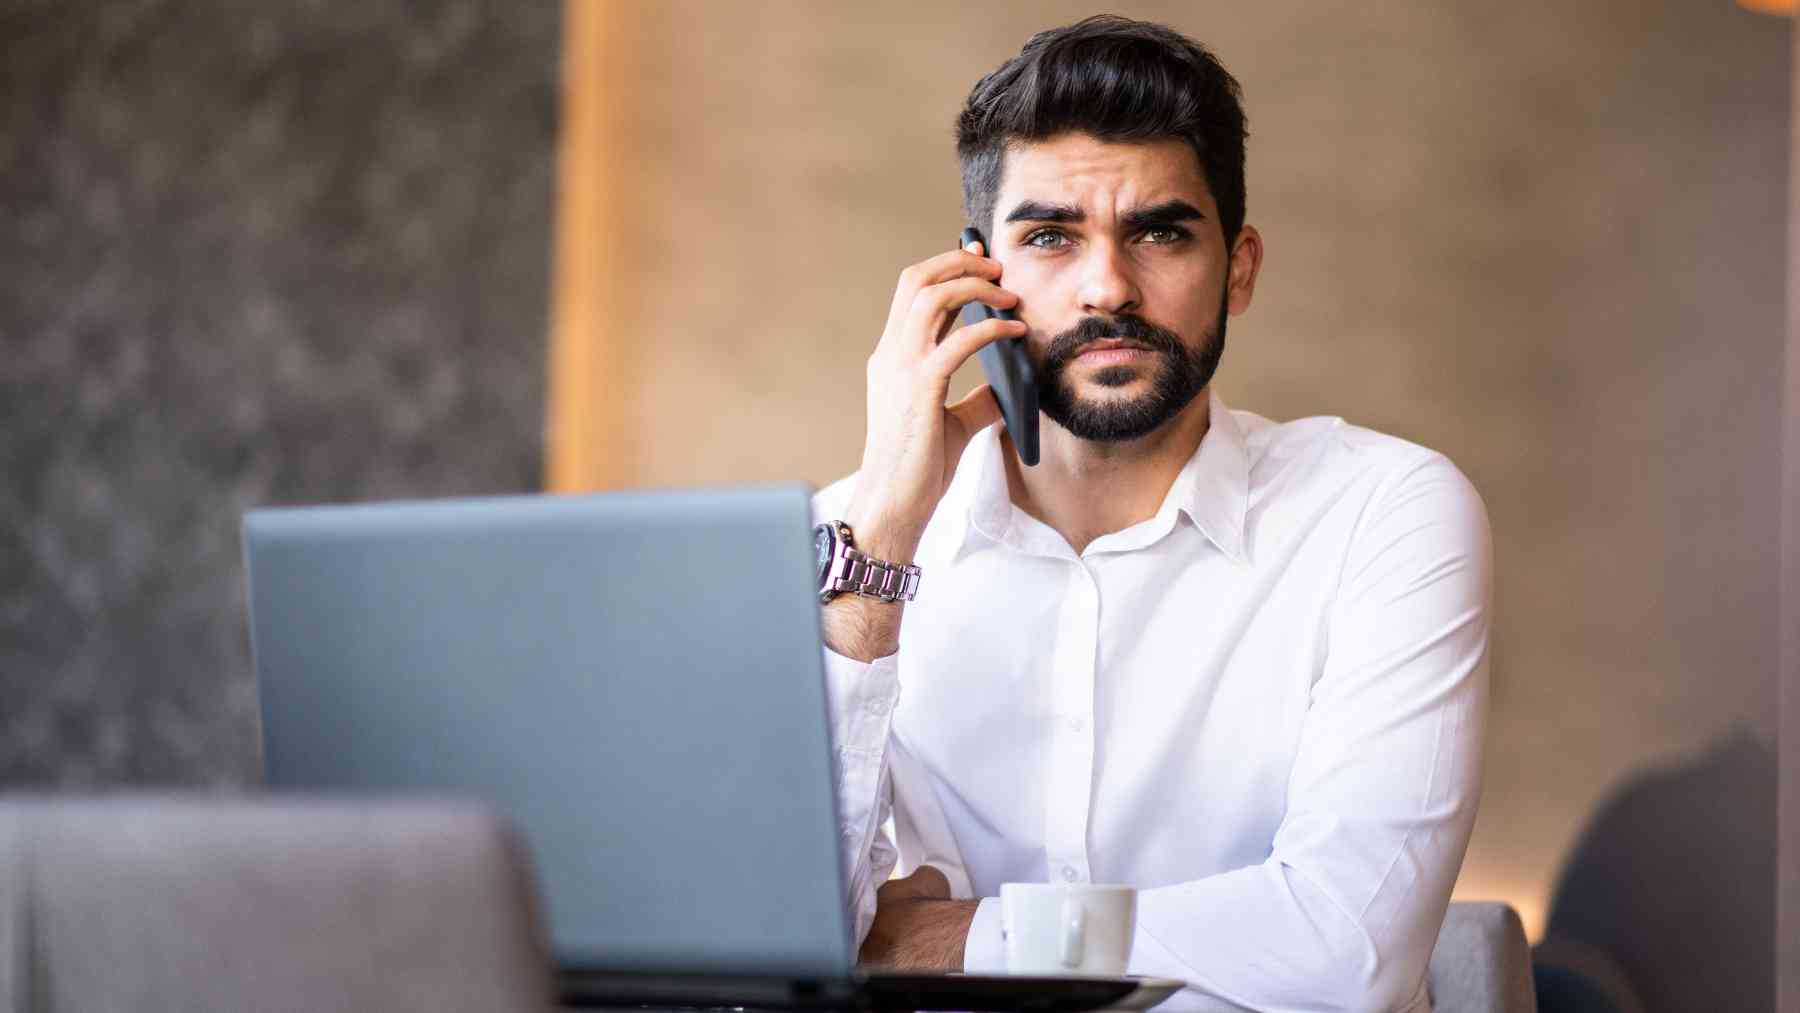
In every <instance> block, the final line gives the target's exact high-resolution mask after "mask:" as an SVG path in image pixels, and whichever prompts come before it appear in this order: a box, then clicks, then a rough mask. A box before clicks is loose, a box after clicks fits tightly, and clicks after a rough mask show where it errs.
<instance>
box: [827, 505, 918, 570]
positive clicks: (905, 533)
mask: <svg viewBox="0 0 1800 1013" xmlns="http://www.w3.org/2000/svg"><path fill="white" fill-rule="evenodd" d="M844 523H845V524H848V525H850V530H851V531H852V532H854V533H855V536H856V547H857V549H859V550H861V551H862V552H863V553H864V554H865V555H869V556H873V557H875V558H876V559H882V560H886V561H887V562H890V563H911V562H913V557H914V556H915V555H917V554H918V551H919V540H920V539H921V538H922V537H924V534H925V525H924V524H921V523H917V522H915V521H912V520H910V519H904V518H902V517H900V516H899V515H898V514H897V512H895V511H892V510H885V509H882V508H880V507H877V506H867V505H863V504H858V503H852V504H850V507H849V509H848V510H847V511H846V512H845V514H844Z"/></svg>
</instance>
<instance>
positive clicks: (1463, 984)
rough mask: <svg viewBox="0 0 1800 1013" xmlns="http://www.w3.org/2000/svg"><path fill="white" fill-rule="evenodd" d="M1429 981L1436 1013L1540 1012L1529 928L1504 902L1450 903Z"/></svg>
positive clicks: (1432, 958)
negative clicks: (1532, 969)
mask: <svg viewBox="0 0 1800 1013" xmlns="http://www.w3.org/2000/svg"><path fill="white" fill-rule="evenodd" d="M1426 980H1427V986H1426V987H1427V988H1429V989H1430V991H1431V1005H1432V1009H1433V1010H1435V1011H1436V1013H1537V993H1536V992H1535V991H1534V990H1533V988H1532V983H1531V947H1530V945H1529V944H1527V943H1526V941H1525V926H1524V924H1523V923H1521V922H1520V921H1519V916H1518V913H1517V912H1515V911H1513V909H1512V908H1511V907H1510V906H1508V905H1506V904H1503V903H1500V902H1498V901H1460V902H1458V903H1455V904H1451V905H1450V911H1449V913H1448V914H1447V915H1445V917H1444V927H1443V929H1442V930H1441V931H1439V932H1438V941H1437V947H1436V948H1435V949H1433V950H1432V951H1431V967H1430V969H1429V970H1428V971H1427V972H1426Z"/></svg>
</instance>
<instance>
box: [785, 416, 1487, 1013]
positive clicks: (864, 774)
mask: <svg viewBox="0 0 1800 1013" xmlns="http://www.w3.org/2000/svg"><path fill="white" fill-rule="evenodd" d="M1211 406H1212V416H1211V424H1210V429H1209V430H1208V432H1207V434H1206V436H1205V438H1204V439H1203V440H1202V441H1201V443H1200V446H1199V449H1198V450H1197V451H1196V452H1195V454H1194V456H1193V458H1192V459H1190V460H1189V461H1188V463H1187V464H1186V466H1185V467H1184V468H1183V469H1182V471H1181V473H1180V474H1179V475H1178V476H1177V477H1176V479H1175V481H1174V484H1173V485H1172V486H1171V487H1170V489H1169V492H1168V495H1167V496H1166V497H1165V498H1164V500H1163V503H1162V507H1161V509H1159V510H1158V511H1157V513H1156V515H1155V516H1154V517H1152V518H1150V519H1149V520H1146V521H1143V522H1142V523H1139V524H1135V525H1133V526H1131V527H1129V528H1126V529H1124V530H1122V531H1116V532H1113V533H1111V534H1107V535H1104V536H1102V537H1100V538H1098V539H1095V540H1094V542H1093V543H1092V544H1091V545H1089V546H1087V548H1086V549H1085V550H1084V551H1082V552H1081V553H1079V554H1077V553H1076V552H1075V551H1074V550H1073V549H1072V548H1071V547H1070V546H1069V544H1068V543H1067V541H1065V540H1064V539H1063V538H1062V536H1060V535H1059V534H1057V533H1056V532H1055V531H1053V530H1052V529H1051V528H1049V527H1048V526H1047V525H1045V524H1043V523H1042V522H1040V521H1037V520H1035V519H1033V518H1032V517H1030V516H1028V515H1027V514H1025V513H1024V512H1023V511H1021V510H1019V509H1018V508H1017V507H1015V506H1014V505H1013V504H1012V502H1011V499H1010V497H1009V495H1008V493H1007V485H1006V475H1005V470H1004V464H1003V461H1002V459H1001V453H1002V450H1001V445H1000V441H999V439H998V430H997V428H989V429H987V430H984V431H982V432H981V433H979V434H977V435H976V437H975V438H974V440H973V441H972V442H971V443H970V445H969V448H968V450H967V451H966V452H965V454H964V455H963V458H962V460H961V462H960V464H959V466H958V468H957V472H956V476H955V479H954V481H953V482H952V483H951V486H950V488H949V491H948V492H947V493H946V495H945V497H944V500H943V501H942V503H941V504H940V505H939V507H938V509H937V512H936V514H935V515H934V516H933V518H932V520H931V523H930V525H929V526H928V528H927V529H926V532H925V535H924V539H923V541H922V542H921V544H920V546H919V549H918V554H917V562H918V564H919V565H920V566H921V567H922V568H923V577H922V583H921V585H920V589H919V594H918V599H917V600H916V601H915V602H913V603H911V604H909V605H907V606H906V607H905V608H906V612H905V615H904V618H903V619H902V622H901V630H900V647H899V651H898V653H897V654H895V655H892V656H889V657H887V658H883V659H880V660H878V661H876V662H874V663H872V664H862V663H858V662H855V661H852V660H850V659H847V658H844V657H841V656H839V655H836V654H834V653H831V652H827V673H828V674H827V678H828V683H829V689H830V694H831V699H832V711H833V721H834V729H833V731H834V736H835V739H834V741H835V742H836V747H837V752H838V770H839V799H840V806H841V817H842V831H843V835H844V839H845V854H846V861H847V862H848V863H849V866H850V868H849V876H850V886H851V890H852V903H853V904H854V906H855V911H854V919H855V924H856V927H857V933H858V935H857V938H858V941H859V942H860V940H861V939H862V938H863V936H864V935H865V934H866V933H867V931H868V926H869V923H870V921H871V920H872V918H873V914H874V906H875V887H876V886H878V885H879V884H880V883H881V881H882V880H884V879H886V878H887V877H888V875H889V874H890V873H891V872H892V871H894V870H895V868H896V864H897V866H898V869H899V871H900V872H903V873H907V872H911V871H912V870H913V869H916V868H917V867H918V866H919V865H921V864H930V865H935V866H937V867H938V868H939V869H941V870H942V871H943V872H944V874H945V875H946V876H947V877H948V879H949V881H950V884H951V889H952V893H953V895H954V896H956V897H965V898H966V897H979V898H982V900H981V904H980V907H979V910H978V912H977V914H976V916H975V920H974V923H973V925H972V926H971V927H970V931H969V938H968V944H967V947H966V949H965V952H964V960H965V966H966V968H967V969H968V970H969V971H972V972H973V971H998V970H1002V969H1003V968H1004V956H1003V953H1002V947H1001V940H1000V912H999V900H998V896H997V895H998V894H999V890H1000V884H1001V883H1005V882H1013V881H1028V882H1030V881H1036V882H1043V881H1051V882H1070V883H1089V882H1093V883H1126V884H1131V885H1134V886H1137V887H1138V888H1139V889H1140V894H1139V899H1138V928H1137V935H1136V938H1135V940H1134V941H1133V946H1132V953H1131V965H1130V968H1129V973H1131V974H1140V975H1156V976H1161V977H1172V978H1181V979H1185V980H1186V981H1188V982H1189V983H1190V987H1189V988H1188V989H1186V990H1183V991H1182V992H1181V993H1179V994H1178V995H1177V996H1176V997H1175V998H1173V999H1171V1000H1169V1002H1168V1003H1167V1004H1165V1005H1164V1006H1163V1007H1162V1008H1163V1009H1167V1010H1179V1009H1208V1010H1210V1009H1235V1008H1251V1009H1257V1010H1336V1009H1345V1010H1406V1011H1422V1010H1429V1009H1430V1000H1429V998H1428V996H1427V994H1426V990H1425V986H1424V976H1425V969H1426V964H1427V962H1428V960H1429V958H1430V955H1431V951H1432V947H1433V944H1434V943H1435V942H1436V939H1437V933H1438V929H1439V927H1440V924H1441V922H1442V920H1443V917H1444V910H1445V907H1446V905H1447V904H1448V903H1449V897H1450V889H1451V886H1452V884H1453V883H1454V881H1455V879H1456V873H1457V869H1458V867H1459V866H1460V864H1461V862H1462V857H1463V851H1464V849H1465V848H1466V846H1467V844H1468V839H1469V831H1470V828H1471V826H1472V825H1473V823H1474V821H1475V803H1476V797H1477V795H1478V792H1479V787H1480V778H1481V750H1482V729H1483V723H1484V720H1485V714H1486V709H1487V671H1488V664H1487V657H1488V627H1489V613H1490V601H1491V592H1490V585H1491V569H1492V551H1491V547H1490V542H1489V535H1488V525H1487V517H1486V513H1485V511H1484V509H1483V507H1482V503H1481V499H1480V497H1479V496H1478V495H1477V493H1476V492H1475V490H1474V488H1473V487H1472V486H1471V485H1470V484H1469V482H1468V480H1467V479H1465V478H1464V477H1463V475H1462V473H1461V472H1459V471H1458V470H1457V469H1456V467H1455V466H1454V465H1453V464H1451V463H1450V461H1449V460H1448V459H1446V458H1445V457H1443V456H1442V455H1441V454H1438V453H1435V452H1433V451H1430V450H1427V449H1425V448H1423V447H1419V446H1417V445H1414V444H1411V443H1407V442H1405V441H1403V440H1399V439H1396V438H1394V437H1390V436H1384V435H1382V434H1380V433H1376V432H1372V431H1370V430H1367V429H1362V428H1359V427H1356V426H1352V425H1348V424H1346V423H1344V422H1343V421H1342V420H1340V419H1335V418H1311V419H1302V420H1300V421H1296V422H1288V423H1280V424H1278V423H1274V422H1270V421H1269V420H1267V419H1264V418H1262V417H1260V416H1257V415H1254V414H1251V413H1249V412H1241V411H1231V410H1228V409H1227V408H1226V407H1225V406H1224V405H1223V404H1222V403H1221V402H1220V401H1219V400H1218V398H1217V397H1216V396H1215V397H1213V398H1212V402H1211ZM854 477H855V476H851V478H848V479H845V480H843V481H841V482H838V483H835V484H833V485H832V486H830V487H829V488H827V489H825V490H823V491H822V492H820V493H819V494H818V496H817V498H816V499H815V502H814V509H815V512H816V514H817V515H818V516H819V517H821V518H832V517H840V516H842V514H843V511H844V508H845V506H846V505H847V502H848V500H849V497H850V494H851V492H852V489H853V484H854ZM890 813H891V815H892V818H893V824H892V826H893V832H894V836H895V839H893V840H890V839H889V837H888V833H887V831H886V830H885V829H884V825H885V824H886V822H887V818H888V816H889V815H890Z"/></svg>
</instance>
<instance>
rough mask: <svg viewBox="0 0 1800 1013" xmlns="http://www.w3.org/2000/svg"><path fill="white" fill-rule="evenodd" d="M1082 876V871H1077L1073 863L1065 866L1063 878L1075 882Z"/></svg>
mask: <svg viewBox="0 0 1800 1013" xmlns="http://www.w3.org/2000/svg"><path fill="white" fill-rule="evenodd" d="M1080 878H1081V873H1079V872H1076V871H1075V867H1074V866H1073V865H1065V866H1063V879H1066V880H1068V881H1069V882H1071V883H1073V882H1075V881H1076V880H1078V879H1080Z"/></svg>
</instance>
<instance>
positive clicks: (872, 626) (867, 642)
mask: <svg viewBox="0 0 1800 1013" xmlns="http://www.w3.org/2000/svg"><path fill="white" fill-rule="evenodd" d="M903 608H905V605H904V604H902V603H901V602H883V601H878V600H876V599H874V598H865V597H863V596H862V595H859V594H840V595H838V596H837V597H836V598H833V599H832V600H831V601H830V602H828V603H827V604H826V605H825V607H824V608H823V609H821V610H820V612H819V622H820V624H821V627H822V630H823V632H824V635H825V646H826V647H829V648H831V649H832V650H833V651H836V652H837V653H838V654H841V655H843V656H844V657H846V658H850V659H853V660H855V661H862V662H870V661H874V660H876V659H878V658H885V657H887V656H888V655H890V654H893V653H894V652H896V651H898V650H899V649H900V610H901V609H903Z"/></svg>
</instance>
